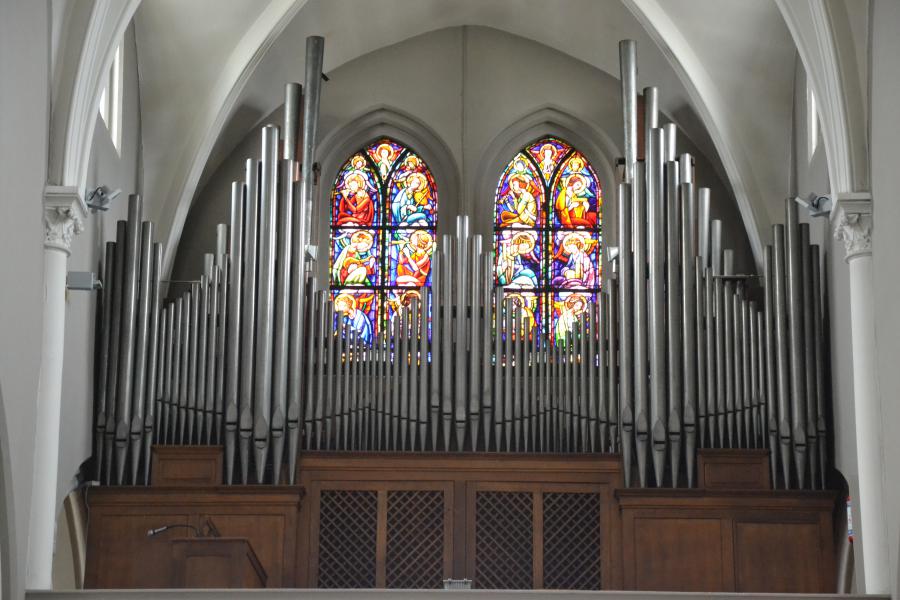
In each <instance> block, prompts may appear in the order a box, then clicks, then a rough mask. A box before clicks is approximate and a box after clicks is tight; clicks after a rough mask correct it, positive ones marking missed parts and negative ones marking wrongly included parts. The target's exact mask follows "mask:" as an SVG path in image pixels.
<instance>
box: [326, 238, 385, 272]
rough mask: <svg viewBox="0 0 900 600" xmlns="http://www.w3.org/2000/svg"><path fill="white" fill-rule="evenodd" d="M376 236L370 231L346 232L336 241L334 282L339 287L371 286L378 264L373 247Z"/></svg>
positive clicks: (332, 269)
mask: <svg viewBox="0 0 900 600" xmlns="http://www.w3.org/2000/svg"><path fill="white" fill-rule="evenodd" d="M374 244H375V236H374V235H373V234H372V232H371V231H369V230H365V229H363V230H357V231H350V232H345V233H343V234H342V235H340V236H337V237H335V239H334V246H335V248H334V251H335V253H336V254H335V256H334V262H333V263H332V266H331V274H332V281H333V282H334V283H336V284H338V285H371V284H372V283H374V277H375V271H376V267H377V262H376V260H375V256H374V253H373V252H372V247H373V245H374Z"/></svg>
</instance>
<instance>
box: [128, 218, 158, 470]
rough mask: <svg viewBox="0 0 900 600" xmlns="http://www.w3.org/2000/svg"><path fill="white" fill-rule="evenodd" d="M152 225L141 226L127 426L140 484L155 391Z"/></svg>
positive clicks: (145, 223)
mask: <svg viewBox="0 0 900 600" xmlns="http://www.w3.org/2000/svg"><path fill="white" fill-rule="evenodd" d="M152 271H153V224H152V223H150V222H149V221H144V222H143V223H142V224H141V238H140V263H139V271H138V276H139V283H138V288H137V289H138V310H137V327H136V335H135V338H134V343H135V357H134V386H133V396H132V398H131V422H130V423H129V424H128V426H129V432H128V454H129V458H130V459H131V460H130V461H129V463H130V467H131V468H130V469H129V471H128V474H129V476H130V478H129V481H130V482H131V483H133V484H136V483H138V468H139V467H140V464H141V463H140V456H141V448H142V444H141V437H142V435H143V433H144V403H145V402H146V403H147V404H151V403H152V398H153V393H152V390H151V391H150V393H149V394H148V388H147V384H148V380H149V373H148V371H147V369H148V367H149V365H148V364H147V363H148V361H149V360H150V359H151V358H152V354H153V352H152V350H153V349H152V348H151V347H150V314H151V313H155V312H156V310H155V308H156V306H155V303H154V302H153V297H152V294H153V272H152Z"/></svg>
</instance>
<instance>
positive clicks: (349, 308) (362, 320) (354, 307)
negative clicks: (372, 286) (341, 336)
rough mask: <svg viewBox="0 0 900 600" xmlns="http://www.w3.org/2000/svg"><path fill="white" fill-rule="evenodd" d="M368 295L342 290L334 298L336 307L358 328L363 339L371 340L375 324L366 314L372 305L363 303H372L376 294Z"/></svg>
mask: <svg viewBox="0 0 900 600" xmlns="http://www.w3.org/2000/svg"><path fill="white" fill-rule="evenodd" d="M366 296H367V297H363V296H362V295H360V296H357V295H354V294H350V293H347V292H341V293H339V294H338V295H337V296H335V298H334V309H335V310H336V311H338V312H340V313H342V314H343V315H344V317H345V318H346V319H347V320H348V321H350V325H351V326H352V327H353V329H355V330H356V332H357V333H358V334H359V338H360V339H361V340H362V341H364V342H371V341H372V334H373V333H374V331H373V330H374V326H373V324H372V321H371V319H369V317H368V316H366V313H367V312H368V311H369V310H370V309H371V307H368V306H363V305H364V304H371V303H372V302H373V300H374V294H367V295H366Z"/></svg>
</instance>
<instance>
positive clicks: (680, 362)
mask: <svg viewBox="0 0 900 600" xmlns="http://www.w3.org/2000/svg"><path fill="white" fill-rule="evenodd" d="M672 129H674V126H673V127H672ZM666 131H668V129H667V130H666ZM670 135H672V136H674V131H673V132H672V133H671V134H670ZM666 141H667V143H668V141H669V140H668V138H667V140H666ZM666 152H667V153H671V155H672V156H673V158H674V154H675V148H674V142H673V143H672V147H671V148H668V149H667V150H666ZM684 201H685V200H684V198H683V197H682V194H681V189H680V187H679V167H678V163H677V162H675V161H674V160H671V161H669V162H668V163H666V199H665V207H666V324H667V337H668V340H667V342H668V344H667V346H668V348H667V351H666V358H667V360H668V423H666V429H667V430H668V442H669V448H668V454H669V464H670V470H671V477H672V487H677V486H678V478H679V470H680V469H679V466H680V465H681V448H682V441H683V439H684V431H683V429H684V403H685V393H684V379H685V371H686V370H687V369H688V368H689V363H688V362H686V361H685V360H684V356H683V355H682V353H683V350H684V338H685V331H684V313H683V307H684V297H683V293H684V291H683V289H682V281H681V276H682V273H681V260H682V259H681V252H682V244H683V241H684V240H683V236H684V229H683V226H684V224H683V223H682V220H683V219H684V215H683V214H682V203H683V202H684ZM686 221H687V225H688V226H690V219H686ZM688 252H690V250H688ZM686 283H688V284H689V283H691V282H690V281H688V282H686ZM684 287H685V288H687V287H690V285H685V286H684Z"/></svg>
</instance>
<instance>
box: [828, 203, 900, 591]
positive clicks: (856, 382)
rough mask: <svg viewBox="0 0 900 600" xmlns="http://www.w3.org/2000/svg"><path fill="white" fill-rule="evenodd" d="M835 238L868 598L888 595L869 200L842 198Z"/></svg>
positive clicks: (834, 214)
mask: <svg viewBox="0 0 900 600" xmlns="http://www.w3.org/2000/svg"><path fill="white" fill-rule="evenodd" d="M832 220H833V223H834V237H835V238H836V239H839V240H841V241H843V242H844V249H845V250H846V252H847V255H846V260H847V264H848V265H849V268H850V335H851V344H852V348H853V405H854V414H855V417H856V457H857V458H856V460H857V473H858V476H859V493H858V498H854V499H853V501H854V502H857V503H858V506H859V515H860V520H861V521H862V522H861V523H860V524H859V527H857V528H855V529H857V530H858V531H859V539H860V542H861V544H862V551H863V580H864V582H865V592H866V593H868V594H889V593H890V591H891V584H890V568H889V567H888V543H887V537H886V534H887V519H886V515H885V512H884V492H883V488H882V481H881V480H882V477H883V476H884V460H883V458H882V452H883V448H884V445H883V441H882V428H881V421H882V419H881V398H880V396H879V394H878V373H877V362H876V348H875V307H874V296H875V288H874V280H873V266H872V200H871V198H870V197H869V196H868V195H857V194H854V195H852V196H847V197H841V198H839V199H838V201H837V203H836V205H835V207H834V210H833V211H832Z"/></svg>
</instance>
